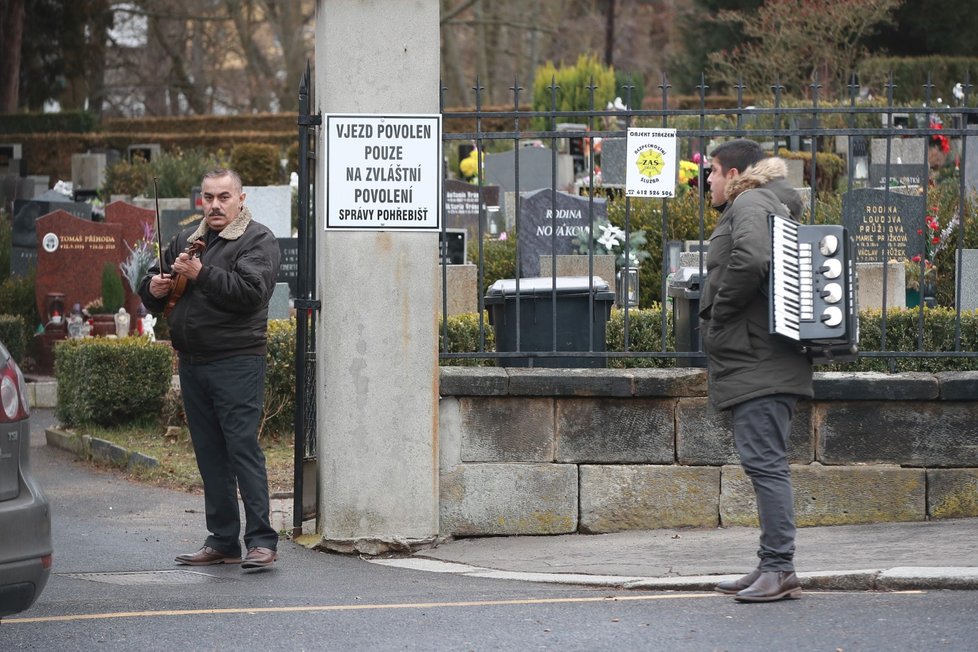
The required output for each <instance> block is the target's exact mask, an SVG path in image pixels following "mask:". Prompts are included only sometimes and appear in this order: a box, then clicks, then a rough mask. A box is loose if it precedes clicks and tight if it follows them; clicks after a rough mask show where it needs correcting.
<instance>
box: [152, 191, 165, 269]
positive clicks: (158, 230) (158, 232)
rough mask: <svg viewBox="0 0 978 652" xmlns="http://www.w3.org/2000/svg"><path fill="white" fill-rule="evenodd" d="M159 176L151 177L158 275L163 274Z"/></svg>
mask: <svg viewBox="0 0 978 652" xmlns="http://www.w3.org/2000/svg"><path fill="white" fill-rule="evenodd" d="M158 184H159V178H158V177H153V195H154V197H155V198H156V249H157V251H158V253H159V256H160V275H161V276H162V275H163V229H162V228H161V226H160V187H159V185H158Z"/></svg>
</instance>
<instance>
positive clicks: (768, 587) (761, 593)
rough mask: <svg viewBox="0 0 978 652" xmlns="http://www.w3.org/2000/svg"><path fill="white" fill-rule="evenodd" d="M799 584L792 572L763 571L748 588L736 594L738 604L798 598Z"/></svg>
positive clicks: (799, 592) (799, 594)
mask: <svg viewBox="0 0 978 652" xmlns="http://www.w3.org/2000/svg"><path fill="white" fill-rule="evenodd" d="M800 597H801V582H799V581H798V576H797V575H795V573H794V571H764V572H762V573H761V575H760V577H758V578H757V580H756V581H755V582H754V583H753V584H751V585H750V586H749V587H747V588H746V589H744V590H743V591H740V592H738V593H737V595H736V596H734V599H735V600H738V601H740V602H774V601H775V600H781V599H783V598H800Z"/></svg>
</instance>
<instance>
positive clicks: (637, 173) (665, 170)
mask: <svg viewBox="0 0 978 652" xmlns="http://www.w3.org/2000/svg"><path fill="white" fill-rule="evenodd" d="M625 142H626V145H625V146H626V147H627V149H628V152H627V155H626V156H625V166H626V167H625V195H626V196H628V197H675V196H676V177H677V176H678V174H679V167H678V165H679V159H678V157H677V156H676V147H677V143H676V130H675V129H638V128H631V129H629V130H628V139H627V140H626V141H625Z"/></svg>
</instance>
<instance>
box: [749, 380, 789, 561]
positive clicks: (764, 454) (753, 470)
mask: <svg viewBox="0 0 978 652" xmlns="http://www.w3.org/2000/svg"><path fill="white" fill-rule="evenodd" d="M797 402H798V397H797V396H793V395H790V394H773V395H770V396H762V397H759V398H755V399H751V400H749V401H745V402H743V403H740V404H739V405H735V406H734V407H733V432H734V443H735V444H736V446H737V452H738V453H739V454H740V464H741V466H743V467H744V472H745V473H747V476H748V477H749V478H750V480H751V482H752V483H753V485H754V495H755V496H756V497H757V513H758V516H759V517H760V524H761V542H760V548H759V549H758V551H757V556H758V557H760V563H759V564H758V568H760V569H761V570H762V571H793V570H794V569H795V568H794V556H795V508H794V502H793V501H794V498H793V496H792V491H791V471H790V469H789V468H788V452H787V445H788V436H789V435H790V434H791V420H792V417H793V416H794V411H795V405H796V404H797Z"/></svg>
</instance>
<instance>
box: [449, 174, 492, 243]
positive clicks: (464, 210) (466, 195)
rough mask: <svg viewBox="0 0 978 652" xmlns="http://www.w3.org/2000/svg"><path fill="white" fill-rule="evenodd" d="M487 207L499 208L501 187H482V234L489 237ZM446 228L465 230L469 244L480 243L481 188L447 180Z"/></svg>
mask: <svg viewBox="0 0 978 652" xmlns="http://www.w3.org/2000/svg"><path fill="white" fill-rule="evenodd" d="M487 206H499V186H482V215H483V217H482V220H483V222H482V234H483V235H489V224H488V211H487V210H486V207H487ZM445 227H446V228H449V229H465V231H466V233H467V236H468V240H469V242H478V241H479V186H478V185H476V184H472V183H465V182H464V181H457V180H455V179H446V180H445Z"/></svg>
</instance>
